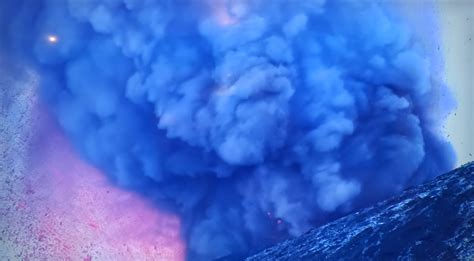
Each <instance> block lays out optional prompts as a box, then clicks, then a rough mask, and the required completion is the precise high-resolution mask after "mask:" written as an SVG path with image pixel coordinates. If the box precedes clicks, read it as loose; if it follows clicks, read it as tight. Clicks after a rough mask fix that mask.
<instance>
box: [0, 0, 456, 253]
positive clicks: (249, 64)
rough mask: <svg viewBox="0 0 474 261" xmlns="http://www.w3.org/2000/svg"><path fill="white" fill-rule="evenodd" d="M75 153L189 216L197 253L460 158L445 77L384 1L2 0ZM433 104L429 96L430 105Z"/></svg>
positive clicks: (328, 214) (276, 230) (317, 216)
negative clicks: (451, 140)
mask: <svg viewBox="0 0 474 261" xmlns="http://www.w3.org/2000/svg"><path fill="white" fill-rule="evenodd" d="M0 7H1V8H0V9H1V10H2V12H3V13H2V17H3V18H2V21H1V23H2V24H1V26H0V28H1V30H2V39H1V40H2V42H3V43H4V46H3V49H4V50H8V52H9V53H10V54H12V53H16V54H17V55H18V56H16V57H17V58H16V59H19V58H18V57H22V58H26V60H25V61H29V62H30V63H32V64H34V65H35V66H36V68H37V70H38V71H39V72H40V73H41V75H42V91H43V96H44V98H45V100H46V102H47V103H48V104H49V105H50V106H51V108H52V110H53V111H54V113H55V114H56V116H57V118H58V120H59V122H60V124H61V126H62V127H63V128H64V130H65V131H66V133H67V134H68V135H69V137H70V138H71V140H72V141H73V142H74V144H75V145H76V147H77V148H78V150H79V151H80V152H81V153H82V155H83V156H84V157H85V158H87V159H88V160H89V161H90V162H92V163H94V164H95V165H97V166H99V167H100V168H102V169H103V170H105V171H106V173H107V174H108V175H110V177H111V178H112V179H113V180H115V181H116V182H117V184H119V185H120V186H123V187H126V188H129V189H133V190H136V191H139V192H141V193H144V194H146V195H148V196H149V197H150V198H152V199H153V200H155V201H156V202H157V204H158V205H159V206H160V207H161V208H166V209H169V210H170V211H173V212H175V213H177V214H179V215H180V216H181V218H182V220H183V223H184V231H183V236H184V237H185V239H186V240H187V242H188V249H189V255H188V256H189V258H190V259H193V260H194V259H209V258H214V257H220V256H225V255H228V254H231V253H246V252H248V251H252V250H254V249H258V248H261V247H263V246H265V245H267V244H270V243H273V242H275V241H277V240H280V239H282V238H284V237H288V236H296V235H299V234H301V233H302V232H304V231H306V230H307V229H308V228H310V227H312V226H315V225H318V224H321V223H324V222H327V221H328V220H331V219H334V218H335V217H337V216H340V215H342V214H344V213H347V212H349V211H352V210H354V209H356V208H360V207H362V206H366V205H368V204H370V203H372V202H374V201H376V200H380V199H382V198H385V197H387V196H390V195H392V194H394V193H396V192H398V191H400V190H401V189H403V188H404V187H406V186H409V185H412V184H416V183H419V182H421V181H424V180H426V179H428V178H431V177H433V176H435V175H437V174H439V173H441V172H442V171H445V170H447V169H449V168H450V167H451V166H452V164H453V156H452V151H451V147H450V146H449V145H448V144H447V143H446V142H445V141H444V140H443V139H442V138H441V137H440V136H439V135H438V134H437V130H438V128H439V127H440V125H441V124H442V119H443V115H433V111H435V109H436V108H438V107H439V106H438V104H440V103H441V104H442V103H444V100H442V99H443V95H441V94H440V93H444V92H445V91H446V90H445V86H444V85H443V84H442V83H440V81H439V77H438V76H436V75H434V74H433V69H432V68H431V64H430V59H429V57H428V56H427V55H426V54H425V53H424V51H423V49H422V48H420V46H419V45H418V44H417V42H416V41H415V39H414V38H413V36H412V34H411V33H410V31H409V27H407V26H406V25H404V24H403V23H402V22H401V21H400V19H399V17H398V16H397V15H396V13H395V12H394V11H393V10H391V9H389V8H387V6H385V5H384V4H382V3H381V2H380V1H359V0H357V1H349V0H345V1H327V2H325V1H324V0H305V1H291V0H288V1H284V0H275V1H274V0H222V1H221V0H189V1H185V0H177V1H171V0H169V1H166V0H163V1H158V0H101V1H99V0H64V1H63V0H61V1H60V0H42V1H39V0H38V1H33V0H29V1H28V0H25V1H18V0H15V1H13V0H11V1H9V0H7V1H5V0H4V1H2V3H1V4H0ZM435 107H436V108H435Z"/></svg>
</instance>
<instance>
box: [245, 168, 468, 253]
mask: <svg viewBox="0 0 474 261" xmlns="http://www.w3.org/2000/svg"><path fill="white" fill-rule="evenodd" d="M395 259H400V260H474V162H471V163H468V164H465V165H463V166H462V167H460V168H458V169H455V170H453V171H451V172H448V173H446V174H444V175H441V176H438V177H437V178H435V179H434V180H432V181H429V182H427V183H425V184H423V185H420V186H417V187H413V188H410V189H408V190H406V191H404V192H403V193H402V194H401V195H399V196H397V197H394V198H391V199H389V200H386V201H383V202H381V203H378V204H376V205H374V206H373V207H370V208H367V209H365V210H362V211H359V212H356V213H353V214H350V215H348V216H346V217H343V218H341V219H338V220H336V221H334V222H331V223H329V224H327V225H324V226H322V227H319V228H315V229H312V230H310V231H308V232H306V233H305V234H303V235H302V236H300V237H298V238H295V239H291V240H287V241H285V242H282V243H280V244H278V245H275V246H273V247H270V248H268V249H266V250H264V251H262V252H260V253H258V254H256V255H253V256H251V257H248V258H247V259H246V260H248V261H255V260H395Z"/></svg>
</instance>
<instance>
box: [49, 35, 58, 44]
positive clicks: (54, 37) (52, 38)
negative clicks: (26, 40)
mask: <svg viewBox="0 0 474 261" xmlns="http://www.w3.org/2000/svg"><path fill="white" fill-rule="evenodd" d="M48 42H50V43H57V42H58V37H57V36H56V35H48Z"/></svg>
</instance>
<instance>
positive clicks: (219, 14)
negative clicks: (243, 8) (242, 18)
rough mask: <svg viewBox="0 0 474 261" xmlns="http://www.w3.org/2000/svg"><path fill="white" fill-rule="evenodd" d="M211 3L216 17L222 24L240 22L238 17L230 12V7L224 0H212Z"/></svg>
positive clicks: (227, 24)
mask: <svg viewBox="0 0 474 261" xmlns="http://www.w3.org/2000/svg"><path fill="white" fill-rule="evenodd" d="M211 3H212V10H213V12H214V17H215V19H216V20H217V22H218V23H219V24H220V25H221V26H229V25H233V24H236V23H238V19H237V18H235V17H234V16H232V15H231V14H230V13H229V9H228V7H227V6H226V4H225V3H224V2H223V1H214V2H212V1H211Z"/></svg>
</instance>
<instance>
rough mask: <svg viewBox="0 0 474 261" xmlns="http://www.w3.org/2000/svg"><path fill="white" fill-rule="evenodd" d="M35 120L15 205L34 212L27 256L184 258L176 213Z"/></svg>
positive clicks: (54, 129)
mask: <svg viewBox="0 0 474 261" xmlns="http://www.w3.org/2000/svg"><path fill="white" fill-rule="evenodd" d="M42 115H44V113H42ZM43 118H45V117H43ZM46 118H47V117H46ZM41 122H42V123H41V126H42V127H41V128H42V130H40V131H39V133H38V135H37V142H35V146H34V151H33V153H32V157H33V161H32V163H31V167H30V169H31V172H30V173H29V175H28V178H27V179H26V186H25V192H24V194H25V201H19V203H18V206H17V207H18V208H30V210H31V212H32V213H33V216H34V217H37V220H36V221H35V222H34V226H32V227H31V231H32V234H33V238H32V239H31V240H32V241H33V242H32V243H31V244H33V245H34V248H35V249H37V250H35V253H33V254H32V255H29V257H31V258H33V259H36V258H42V259H43V258H46V259H55V260H57V259H61V260H71V259H72V260H184V253H185V249H184V244H183V242H182V240H181V238H180V234H179V233H180V232H179V231H180V222H179V219H178V218H177V217H176V216H174V215H171V214H167V213H163V212H160V211H158V210H157V209H156V207H154V206H152V205H151V204H150V203H149V202H147V200H146V199H144V198H142V197H141V196H139V195H137V194H135V193H132V192H128V191H124V190H121V189H119V188H117V187H115V186H114V185H112V184H111V183H110V182H109V181H108V180H107V178H106V177H105V175H103V174H102V173H100V171H99V170H97V169H95V168H93V167H91V166H90V165H88V164H86V163H85V162H84V161H82V160H81V159H80V158H79V157H78V155H77V154H76V153H75V152H74V151H73V149H72V147H71V145H70V144H69V142H68V140H67V139H66V138H65V137H64V135H63V134H62V133H61V132H60V131H59V130H58V127H56V126H55V124H53V123H52V121H51V120H48V119H46V120H42V121H41ZM44 122H46V124H44ZM35 219H36V218H35Z"/></svg>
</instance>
